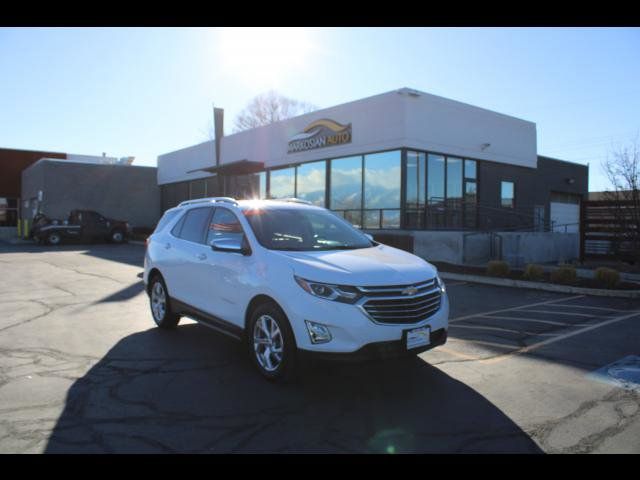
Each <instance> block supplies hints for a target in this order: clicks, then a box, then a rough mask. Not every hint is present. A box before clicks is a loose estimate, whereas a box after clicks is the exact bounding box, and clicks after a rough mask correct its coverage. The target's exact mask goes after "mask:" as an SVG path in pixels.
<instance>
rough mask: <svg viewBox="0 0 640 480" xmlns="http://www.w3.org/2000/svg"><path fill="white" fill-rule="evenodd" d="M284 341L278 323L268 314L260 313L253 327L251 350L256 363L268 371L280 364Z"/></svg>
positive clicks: (273, 369) (275, 368)
mask: <svg viewBox="0 0 640 480" xmlns="http://www.w3.org/2000/svg"><path fill="white" fill-rule="evenodd" d="M283 346H284V341H283V337H282V332H281V331H280V327H279V326H278V323H277V322H276V321H275V320H274V319H273V317H271V316H270V315H262V316H260V317H259V318H258V320H257V321H256V323H255V325H254V327H253V350H254V352H255V355H256V358H257V360H258V363H259V364H260V366H261V367H262V368H264V369H265V370H266V371H268V372H273V371H275V370H277V369H278V367H279V366H280V365H281V364H282V354H283Z"/></svg>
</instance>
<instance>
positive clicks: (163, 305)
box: [149, 275, 180, 329]
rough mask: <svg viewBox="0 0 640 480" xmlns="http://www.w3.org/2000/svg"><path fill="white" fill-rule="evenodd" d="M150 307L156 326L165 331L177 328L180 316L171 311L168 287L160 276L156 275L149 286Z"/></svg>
mask: <svg viewBox="0 0 640 480" xmlns="http://www.w3.org/2000/svg"><path fill="white" fill-rule="evenodd" d="M149 306H150V307H151V315H152V316H153V320H154V321H155V322H156V325H157V326H158V327H160V328H164V329H172V328H176V326H177V325H178V322H179V321H180V315H176V314H175V313H173V311H172V310H171V299H170V298H169V293H168V291H167V286H166V285H165V283H164V280H163V279H162V277H161V276H160V275H154V276H153V278H152V279H151V282H150V284H149Z"/></svg>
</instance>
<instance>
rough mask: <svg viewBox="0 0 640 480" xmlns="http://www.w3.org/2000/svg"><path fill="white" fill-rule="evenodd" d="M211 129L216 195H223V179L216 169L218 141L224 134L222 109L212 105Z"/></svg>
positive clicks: (218, 154)
mask: <svg viewBox="0 0 640 480" xmlns="http://www.w3.org/2000/svg"><path fill="white" fill-rule="evenodd" d="M213 130H214V134H215V140H214V141H215V154H216V178H217V183H218V195H221V196H224V195H225V191H224V179H223V178H222V175H220V172H219V171H218V169H219V168H220V143H221V141H222V137H223V136H224V110H223V109H222V108H216V107H215V105H214V107H213Z"/></svg>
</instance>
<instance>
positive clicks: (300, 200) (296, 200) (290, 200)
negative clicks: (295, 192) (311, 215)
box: [278, 197, 313, 205]
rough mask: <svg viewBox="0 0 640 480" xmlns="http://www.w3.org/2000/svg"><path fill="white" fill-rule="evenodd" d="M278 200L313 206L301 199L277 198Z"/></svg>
mask: <svg viewBox="0 0 640 480" xmlns="http://www.w3.org/2000/svg"><path fill="white" fill-rule="evenodd" d="M278 200H280V201H281V202H292V203H304V204H305V205H313V204H312V203H311V202H310V201H308V200H302V199H301V198H294V197H291V198H278Z"/></svg>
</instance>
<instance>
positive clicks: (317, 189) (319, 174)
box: [296, 161, 327, 207]
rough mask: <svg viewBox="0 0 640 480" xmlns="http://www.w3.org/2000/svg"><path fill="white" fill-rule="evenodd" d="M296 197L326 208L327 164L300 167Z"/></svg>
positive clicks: (314, 163)
mask: <svg viewBox="0 0 640 480" xmlns="http://www.w3.org/2000/svg"><path fill="white" fill-rule="evenodd" d="M297 178H298V180H297V193H296V196H297V197H298V198H301V199H303V200H307V201H309V202H311V203H313V204H314V205H318V206H320V207H324V196H325V188H326V187H325V183H326V178H327V177H326V162H324V161H322V162H313V163H305V164H303V165H299V166H298V177H297Z"/></svg>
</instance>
